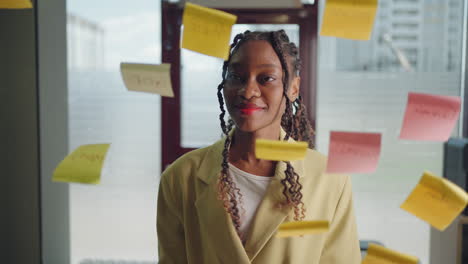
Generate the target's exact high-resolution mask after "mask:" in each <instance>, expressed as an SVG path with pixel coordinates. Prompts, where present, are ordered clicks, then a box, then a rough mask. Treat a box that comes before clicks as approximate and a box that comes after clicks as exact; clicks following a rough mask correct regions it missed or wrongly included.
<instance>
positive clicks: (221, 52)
mask: <svg viewBox="0 0 468 264" xmlns="http://www.w3.org/2000/svg"><path fill="white" fill-rule="evenodd" d="M182 19H183V24H184V29H183V33H182V48H184V49H189V50H192V51H195V52H199V53H203V54H205V55H209V56H213V57H218V58H221V59H224V60H227V59H228V56H229V49H230V45H229V40H230V38H231V29H232V25H234V23H236V20H237V17H236V16H235V15H231V14H229V13H226V12H222V11H219V10H216V9H211V8H207V7H203V6H199V5H195V4H192V3H189V2H186V3H185V9H184V15H183V18H182Z"/></svg>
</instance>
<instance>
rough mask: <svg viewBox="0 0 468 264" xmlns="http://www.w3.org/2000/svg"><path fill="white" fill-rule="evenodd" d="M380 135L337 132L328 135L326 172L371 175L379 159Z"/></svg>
mask: <svg viewBox="0 0 468 264" xmlns="http://www.w3.org/2000/svg"><path fill="white" fill-rule="evenodd" d="M381 141H382V135H381V134H380V133H360V132H337V131H332V132H331V133H330V145H329V148H328V163H327V172H329V173H372V172H374V171H375V170H376V168H377V164H378V162H379V157H380V148H381Z"/></svg>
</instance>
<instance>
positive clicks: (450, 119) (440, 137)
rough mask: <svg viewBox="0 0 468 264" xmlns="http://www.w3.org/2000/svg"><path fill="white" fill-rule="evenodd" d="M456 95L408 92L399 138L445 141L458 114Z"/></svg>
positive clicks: (458, 106) (458, 100)
mask: <svg viewBox="0 0 468 264" xmlns="http://www.w3.org/2000/svg"><path fill="white" fill-rule="evenodd" d="M460 107H461V100H460V97H456V96H443V95H432V94H423V93H413V92H410V93H408V103H407V106H406V113H405V117H404V120H403V126H402V128H401V132H400V139H409V140H426V141H447V140H448V139H449V137H450V135H451V133H452V130H453V128H454V127H455V124H456V122H457V120H458V116H459V114H460Z"/></svg>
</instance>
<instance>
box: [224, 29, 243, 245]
mask: <svg viewBox="0 0 468 264" xmlns="http://www.w3.org/2000/svg"><path fill="white" fill-rule="evenodd" d="M243 38H244V35H243V34H239V35H237V36H236V37H235V38H234V42H233V44H232V45H231V48H230V49H231V52H230V54H229V58H228V60H227V61H225V62H224V63H223V72H222V79H223V80H222V81H221V83H220V84H219V85H218V92H217V95H218V102H219V108H220V110H221V113H220V114H219V120H220V123H221V130H222V132H223V134H224V135H225V136H226V141H225V143H224V149H223V161H222V164H221V175H220V177H219V179H218V199H219V200H221V201H222V202H223V207H224V209H225V210H226V212H227V213H228V214H229V215H230V216H231V220H232V223H233V225H234V227H235V228H236V232H237V235H238V236H239V237H240V238H241V239H242V238H243V234H242V233H241V231H240V226H241V216H240V214H239V207H240V208H241V210H242V211H244V208H243V206H242V194H241V193H240V189H239V188H238V187H237V186H236V183H235V182H234V181H233V179H232V177H231V175H230V174H229V173H228V171H229V147H230V145H231V142H232V137H231V136H230V135H229V132H230V131H231V129H232V128H233V126H234V122H233V121H232V119H229V120H228V124H227V125H226V121H225V120H224V116H225V114H226V110H225V109H224V100H223V95H222V90H223V88H224V84H225V81H226V72H227V68H228V64H229V61H230V59H231V55H232V54H233V51H232V50H233V49H234V48H235V47H236V46H237V44H238V42H239V41H241V40H242V39H243ZM238 205H239V206H238Z"/></svg>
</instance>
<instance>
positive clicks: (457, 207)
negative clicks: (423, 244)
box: [400, 172, 468, 231]
mask: <svg viewBox="0 0 468 264" xmlns="http://www.w3.org/2000/svg"><path fill="white" fill-rule="evenodd" d="M467 203H468V194H467V193H466V192H465V191H464V190H463V189H462V188H460V187H458V186H457V185H455V184H454V183H452V182H450V181H449V180H447V179H444V178H441V177H437V176H435V175H433V174H431V173H430V172H424V174H423V176H422V177H421V179H420V181H419V183H418V185H416V187H415V188H414V190H413V191H412V192H411V194H410V195H409V196H408V198H407V199H406V200H405V201H404V202H403V204H402V205H401V206H400V208H401V209H403V210H405V211H407V212H409V213H411V214H413V215H414V216H416V217H418V218H420V219H421V220H423V221H426V222H428V223H429V224H430V225H432V226H433V227H435V228H437V229H439V230H441V231H443V230H445V228H447V226H449V225H450V223H452V222H453V220H454V219H455V218H456V217H457V216H458V215H459V214H460V212H461V211H463V209H465V207H466V205H467Z"/></svg>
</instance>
